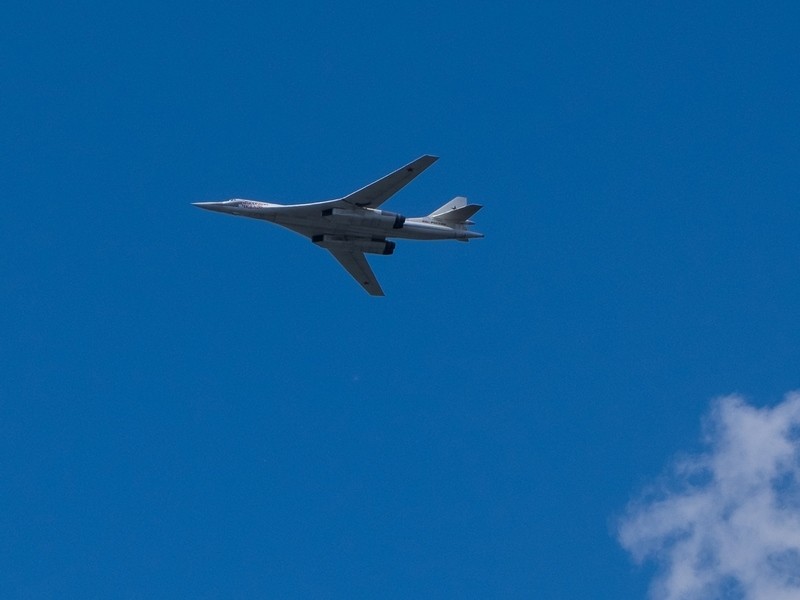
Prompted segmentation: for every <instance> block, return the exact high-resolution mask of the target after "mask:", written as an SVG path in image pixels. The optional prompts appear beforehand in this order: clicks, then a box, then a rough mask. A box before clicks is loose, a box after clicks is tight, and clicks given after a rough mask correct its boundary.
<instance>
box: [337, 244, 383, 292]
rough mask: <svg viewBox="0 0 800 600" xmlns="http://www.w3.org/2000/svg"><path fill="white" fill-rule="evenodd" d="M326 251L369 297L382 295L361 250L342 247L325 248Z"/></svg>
mask: <svg viewBox="0 0 800 600" xmlns="http://www.w3.org/2000/svg"><path fill="white" fill-rule="evenodd" d="M326 250H327V251H328V252H330V253H331V254H332V255H333V258H335V259H336V260H338V261H339V264H340V265H342V266H343V267H344V268H345V270H346V271H347V272H348V273H350V275H352V276H353V279H355V280H356V281H357V282H358V283H359V284H361V286H362V287H363V288H364V289H365V290H367V293H368V294H369V295H370V296H383V295H384V294H383V290H382V289H381V284H379V283H378V280H377V279H376V278H375V274H374V273H373V272H372V268H371V267H370V266H369V263H368V262H367V258H366V257H365V256H364V253H363V252H362V251H361V250H359V249H358V248H357V247H355V246H352V247H349V248H348V247H347V246H344V245H342V246H338V247H336V248H326Z"/></svg>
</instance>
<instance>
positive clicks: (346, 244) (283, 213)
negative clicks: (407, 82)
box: [194, 155, 483, 296]
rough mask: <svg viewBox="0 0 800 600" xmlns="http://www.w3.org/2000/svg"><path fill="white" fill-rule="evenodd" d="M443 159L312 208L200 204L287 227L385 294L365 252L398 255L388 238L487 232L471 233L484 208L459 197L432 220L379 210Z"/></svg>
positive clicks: (461, 237)
mask: <svg viewBox="0 0 800 600" xmlns="http://www.w3.org/2000/svg"><path fill="white" fill-rule="evenodd" d="M437 158H438V157H436V156H429V155H425V156H421V157H419V158H418V159H417V160H415V161H413V162H410V163H408V164H407V165H406V166H404V167H401V168H399V169H397V171H395V172H394V173H390V174H389V175H387V176H386V177H383V178H381V179H379V180H378V181H376V182H374V183H370V184H369V185H368V186H366V187H363V188H361V189H360V190H358V191H355V192H353V193H352V194H349V195H347V196H345V197H343V198H339V199H336V200H326V201H324V202H313V203H309V204H292V205H282V204H273V203H271V202H258V201H256V200H243V199H241V198H234V199H233V200H226V201H224V202H195V203H194V206H199V207H200V208H205V209H206V210H213V211H216V212H222V213H227V214H229V215H237V216H240V217H250V218H252V219H262V220H264V221H271V222H273V223H277V224H278V225H282V226H283V227H286V228H287V229H291V230H292V231H294V232H296V233H299V234H300V235H303V236H306V237H308V238H310V239H311V241H312V242H314V243H315V244H316V245H317V246H320V247H322V248H325V249H326V250H327V251H328V252H330V253H331V254H332V255H333V257H334V258H335V259H336V260H338V261H339V263H340V264H341V265H342V266H343V267H344V268H345V269H346V270H347V272H348V273H350V275H352V276H353V277H354V278H355V280H356V281H358V283H360V284H361V285H362V286H363V287H364V289H365V290H367V292H368V293H369V294H371V295H373V296H383V290H382V289H381V286H380V284H379V283H378V280H377V279H376V278H375V274H374V273H373V272H372V269H371V268H370V266H369V263H368V262H367V259H366V258H365V257H364V254H365V253H366V254H392V253H393V252H394V248H395V243H394V242H390V241H388V240H387V238H404V239H412V240H458V241H459V242H466V241H469V240H470V239H472V238H482V237H483V234H481V233H476V232H474V231H470V230H469V229H467V226H468V225H473V223H472V221H470V220H469V219H470V217H471V216H472V215H474V214H475V213H476V212H478V211H479V210H480V209H481V208H482V207H481V206H480V205H478V204H467V199H466V198H464V197H463V196H457V197H455V198H453V199H452V200H450V202H448V203H447V204H445V205H444V206H442V207H440V208H437V209H436V210H435V211H433V212H432V213H431V214H429V215H428V216H427V217H413V218H406V217H404V216H403V215H399V214H397V213H392V212H387V211H385V210H378V207H379V206H380V205H381V204H383V203H384V202H386V201H387V200H388V199H389V198H390V197H391V196H393V195H394V194H396V193H397V192H398V191H399V190H400V189H401V188H402V187H403V186H405V185H407V184H408V183H410V182H411V180H412V179H414V178H415V177H416V176H417V175H419V174H420V173H422V172H423V171H424V170H425V169H427V168H428V167H429V166H431V165H432V164H433V163H434V162H435V161H436V160H437Z"/></svg>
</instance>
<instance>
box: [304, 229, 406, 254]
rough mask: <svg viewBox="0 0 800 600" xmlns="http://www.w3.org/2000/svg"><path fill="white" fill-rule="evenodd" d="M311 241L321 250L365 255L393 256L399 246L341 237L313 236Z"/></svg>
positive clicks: (390, 243) (388, 242)
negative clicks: (356, 251)
mask: <svg viewBox="0 0 800 600" xmlns="http://www.w3.org/2000/svg"><path fill="white" fill-rule="evenodd" d="M311 241H312V242H314V243H315V244H316V245H317V246H319V247H320V248H326V249H328V250H339V249H346V250H352V249H354V248H355V249H356V250H360V251H361V252H364V253H365V254H386V255H388V254H393V253H394V249H395V247H396V246H397V244H395V243H394V242H390V241H387V240H365V239H354V240H353V239H350V240H348V239H344V238H342V237H339V236H333V235H328V234H324V235H315V236H312V238H311Z"/></svg>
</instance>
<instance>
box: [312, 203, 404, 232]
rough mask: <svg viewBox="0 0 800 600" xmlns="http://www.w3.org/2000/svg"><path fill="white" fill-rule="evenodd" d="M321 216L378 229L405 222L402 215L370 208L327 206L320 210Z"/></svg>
mask: <svg viewBox="0 0 800 600" xmlns="http://www.w3.org/2000/svg"><path fill="white" fill-rule="evenodd" d="M322 216H323V217H328V218H330V219H331V220H332V221H335V222H337V223H341V224H342V225H356V226H360V227H377V228H379V229H400V228H401V227H402V226H403V223H405V222H406V218H405V217H404V216H403V215H399V214H397V213H393V212H389V211H386V210H375V209H372V208H327V209H325V210H323V211H322Z"/></svg>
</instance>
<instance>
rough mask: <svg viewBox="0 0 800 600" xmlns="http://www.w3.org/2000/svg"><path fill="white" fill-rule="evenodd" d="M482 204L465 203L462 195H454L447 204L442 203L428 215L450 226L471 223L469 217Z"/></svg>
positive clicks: (465, 200)
mask: <svg viewBox="0 0 800 600" xmlns="http://www.w3.org/2000/svg"><path fill="white" fill-rule="evenodd" d="M481 208H483V206H481V205H480V204H467V199H466V198H465V197H464V196H456V197H455V198H453V199H452V200H450V201H449V202H448V203H447V204H444V205H442V206H440V207H439V208H437V209H436V210H435V211H433V212H432V213H431V214H429V215H428V218H429V219H435V220H437V221H441V222H442V223H445V224H447V225H450V226H451V227H454V226H458V225H472V224H473V223H472V221H470V220H469V218H470V217H471V216H472V215H474V214H475V213H476V212H478V211H479V210H480V209H481Z"/></svg>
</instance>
